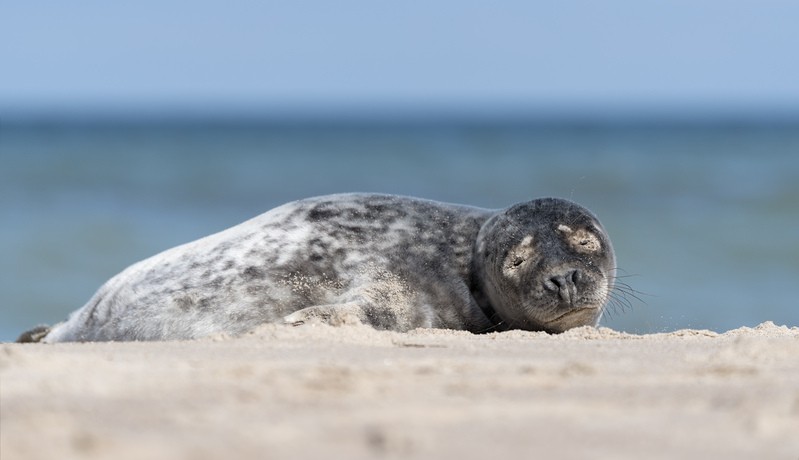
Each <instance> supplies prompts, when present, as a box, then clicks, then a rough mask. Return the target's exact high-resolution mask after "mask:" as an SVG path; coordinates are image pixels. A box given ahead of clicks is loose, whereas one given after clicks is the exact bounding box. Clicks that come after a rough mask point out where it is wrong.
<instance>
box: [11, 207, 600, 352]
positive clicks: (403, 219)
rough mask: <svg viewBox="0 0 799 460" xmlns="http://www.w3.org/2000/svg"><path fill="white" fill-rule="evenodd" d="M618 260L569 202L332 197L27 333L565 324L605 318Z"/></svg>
mask: <svg viewBox="0 0 799 460" xmlns="http://www.w3.org/2000/svg"><path fill="white" fill-rule="evenodd" d="M614 268H615V259H614V254H613V248H612V247H611V244H610V239H609V238H608V237H607V235H606V233H605V231H604V230H603V229H602V227H601V225H600V223H599V221H598V220H597V219H596V217H595V216H593V214H591V213H590V212H589V211H588V210H586V209H585V208H582V207H580V206H579V205H577V204H575V203H572V202H570V201H567V200H562V199H555V198H544V199H537V200H533V201H530V202H527V203H521V204H517V205H514V206H511V207H510V208H507V209H504V210H488V209H480V208H474V207H468V206H461V205H454V204H446V203H438V202H433V201H428V200H422V199H417V198H408V197H399V196H392V195H374V194H345V195H330V196H323V197H317V198H309V199H305V200H300V201H295V202H292V203H288V204H285V205H283V206H280V207H278V208H275V209H273V210H271V211H268V212H266V213H264V214H262V215H260V216H258V217H256V218H254V219H251V220H249V221H247V222H244V223H242V224H240V225H237V226H235V227H232V228H230V229H228V230H225V231H223V232H220V233H217V234H214V235H211V236H208V237H205V238H202V239H200V240H197V241H194V242H191V243H188V244H185V245H182V246H178V247H175V248H172V249H169V250H167V251H164V252H163V253H161V254H158V255H156V256H153V257H151V258H149V259H146V260H143V261H141V262H139V263H137V264H134V265H132V266H131V267H128V268H127V269H126V270H124V271H123V272H121V273H120V274H118V275H117V276H115V277H113V278H111V279H110V280H109V281H108V282H106V283H105V284H104V285H103V286H102V287H101V288H100V289H99V290H98V291H97V293H96V294H95V295H94V296H93V297H92V299H90V300H89V302H88V303H87V304H86V305H85V306H84V307H83V308H81V309H79V310H77V311H76V312H74V313H73V314H72V315H70V317H69V318H68V320H67V321H65V322H63V323H60V324H58V325H56V326H54V327H53V328H52V329H46V328H37V329H34V330H33V331H29V332H28V333H25V334H23V335H22V336H21V337H20V340H21V341H44V342H59V341H101V340H176V339H191V338H197V337H203V336H207V335H209V334H214V333H228V334H233V335H235V334H240V333H243V332H246V331H249V330H251V329H253V328H255V327H256V326H258V325H260V324H264V323H268V322H282V323H287V324H295V325H296V324H302V323H304V322H308V321H323V322H327V323H329V324H334V325H336V324H346V323H348V322H361V323H366V324H370V325H372V326H374V327H376V328H378V329H390V330H397V331H407V330H410V329H414V328H417V327H435V328H450V329H464V330H468V331H472V332H476V333H478V332H487V331H492V330H505V329H512V328H521V329H528V330H542V331H548V332H561V331H564V330H566V329H569V328H571V327H576V326H582V325H587V324H590V325H595V324H596V323H597V322H598V321H599V318H600V316H601V314H602V309H603V305H604V304H605V302H606V301H607V300H608V299H609V295H610V291H611V289H612V287H613V277H612V276H611V273H612V271H613V269H614Z"/></svg>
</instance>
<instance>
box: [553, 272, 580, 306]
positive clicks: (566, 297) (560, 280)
mask: <svg viewBox="0 0 799 460" xmlns="http://www.w3.org/2000/svg"><path fill="white" fill-rule="evenodd" d="M581 277H582V274H581V273H580V271H579V270H569V271H567V272H565V273H562V274H558V275H555V276H551V277H549V279H547V280H546V281H544V287H545V288H546V289H547V290H549V291H552V292H554V293H556V294H557V295H558V297H560V300H561V301H563V303H565V304H568V305H572V306H573V305H574V302H575V300H577V283H578V282H579V281H580V278H581Z"/></svg>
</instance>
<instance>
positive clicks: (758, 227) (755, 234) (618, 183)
mask: <svg viewBox="0 0 799 460" xmlns="http://www.w3.org/2000/svg"><path fill="white" fill-rule="evenodd" d="M347 191H371V192H387V193H398V194H405V195H414V196H421V197H426V198H431V199H436V200H442V201H450V202H459V203H466V204H472V205H476V206H485V207H496V208H498V207H505V206H507V205H509V204H512V203H515V202H519V201H524V200H527V199H530V198H533V197H540V196H551V195H554V196H561V197H566V198H571V199H574V200H575V201H578V202H580V203H582V204H584V205H586V206H588V207H589V208H591V209H592V210H593V211H594V212H595V213H596V214H597V215H598V216H599V217H600V219H601V220H602V221H603V223H604V225H605V227H606V228H607V230H608V232H609V233H610V235H611V238H612V239H613V242H614V246H615V248H616V253H617V258H618V263H619V266H620V267H621V268H622V272H621V274H622V275H626V276H627V277H626V278H624V281H625V282H626V283H627V284H629V285H630V286H631V287H632V288H634V289H635V290H637V291H639V292H640V294H639V295H638V297H640V298H641V300H642V301H638V300H636V299H631V305H630V307H628V308H625V309H621V308H616V309H615V311H611V312H610V313H611V314H610V315H608V316H606V317H605V318H604V319H603V324H604V325H606V326H609V327H613V328H615V329H619V330H625V331H631V332H639V333H643V332H658V331H670V330H674V329H678V328H684V327H691V328H708V329H712V330H716V331H724V330H727V329H731V328H735V327H740V326H753V325H756V324H758V323H760V322H763V321H767V320H771V321H774V322H776V323H778V324H788V325H791V326H796V325H799V301H797V300H796V295H795V293H794V289H796V285H797V280H799V231H798V229H799V126H796V125H779V126H770V125H767V124H759V125H745V124H743V125H712V124H699V125H690V124H685V125H645V124H639V125H622V124H615V125H614V124H611V125H602V124H582V125H580V124H574V125H571V124H553V125H542V124H534V123H533V124H525V123H523V122H521V121H519V122H513V123H504V124H503V123H500V122H495V123H489V124H477V123H473V124H469V123H460V124H459V123H452V124H446V123H427V124H426V123H423V122H419V123H408V124H394V125H392V124H388V123H372V124H370V123H349V124H348V123H340V124H337V125H324V124H303V123H294V124H282V125H281V124H275V123H271V124H270V123H246V124H236V123H232V122H230V123H220V124H197V123H194V124H193V123H188V122H187V123H174V122H173V123H163V124H157V123H151V124H145V123H131V124H125V123H105V124H102V123H101V124H93V123H83V124H58V123H51V124H47V125H43V124H39V125H24V124H17V125H9V124H2V123H0V254H2V258H0V296H2V297H1V298H0V340H11V339H13V338H15V337H16V335H17V334H18V333H19V332H20V331H21V330H23V329H25V328H27V327H29V326H31V325H34V324H37V323H53V322H56V321H59V320H61V319H63V318H64V317H65V316H66V315H67V314H68V313H69V312H70V311H72V310H74V309H76V308H78V307H80V306H82V305H83V303H84V302H85V301H86V300H88V298H89V297H90V296H91V295H92V293H93V292H94V291H95V290H96V289H97V288H98V287H99V286H100V285H101V284H102V283H103V282H104V281H105V280H106V279H108V278H109V277H110V276H112V275H114V274H115V273H117V272H118V271H120V270H121V269H123V268H125V267H126V266H127V265H129V264H131V263H133V262H135V261H137V260H140V259H143V258H145V257H147V256H150V255H152V254H154V253H156V252H158V251H160V250H163V249H166V248H168V247H171V246H173V245H176V244H179V243H183V242H186V241H190V240H192V239H195V238H198V237H200V236H203V235H206V234H209V233H211V232H215V231H218V230H221V229H224V228H226V227H229V226H232V225H234V224H237V223H239V222H241V221H243V220H245V219H247V218H250V217H252V216H254V215H257V214H260V213H261V212H264V211H266V210H268V209H270V208H272V207H274V206H276V205H279V204H281V203H283V202H286V201H289V200H293V199H298V198H302V197H307V196H312V195H319V194H326V193H335V192H347ZM622 310H624V311H622Z"/></svg>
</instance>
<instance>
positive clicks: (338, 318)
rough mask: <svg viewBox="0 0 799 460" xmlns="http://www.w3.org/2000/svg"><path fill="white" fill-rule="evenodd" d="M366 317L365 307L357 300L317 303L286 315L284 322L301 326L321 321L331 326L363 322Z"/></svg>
mask: <svg viewBox="0 0 799 460" xmlns="http://www.w3.org/2000/svg"><path fill="white" fill-rule="evenodd" d="M365 319H366V315H365V314H364V309H363V308H362V307H361V305H359V304H357V303H355V302H347V303H334V304H327V305H315V306H313V307H308V308H303V309H302V310H297V311H295V312H294V313H292V314H290V315H287V316H284V317H283V323H284V324H290V325H292V326H299V325H301V324H305V323H311V322H321V323H324V324H329V325H331V326H342V325H345V324H362V323H364V322H365V321H364V320H365Z"/></svg>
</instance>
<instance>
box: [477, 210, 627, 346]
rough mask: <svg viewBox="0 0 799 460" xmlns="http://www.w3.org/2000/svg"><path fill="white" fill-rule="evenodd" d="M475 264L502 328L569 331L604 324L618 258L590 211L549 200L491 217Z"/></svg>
mask: <svg viewBox="0 0 799 460" xmlns="http://www.w3.org/2000/svg"><path fill="white" fill-rule="evenodd" d="M475 265H476V273H477V279H478V282H479V283H480V285H481V287H482V292H483V293H484V294H485V295H486V296H487V297H488V299H487V300H488V303H489V304H490V306H491V307H492V308H493V309H494V310H495V311H496V314H497V317H498V318H499V323H498V326H500V327H501V328H505V329H512V328H519V329H527V330H541V331H547V332H563V331H565V330H567V329H570V328H573V327H577V326H584V325H589V324H590V325H596V324H597V323H598V322H599V319H600V317H601V316H602V311H603V306H604V304H605V303H606V302H607V300H608V299H609V296H610V292H611V290H612V289H613V276H612V275H611V274H612V273H613V270H614V269H615V266H616V259H615V255H614V252H613V247H612V246H611V243H610V239H609V238H608V236H607V234H606V232H605V231H604V229H603V228H602V226H601V224H600V222H599V220H598V219H597V218H596V217H595V216H594V215H593V214H592V213H591V212H590V211H588V210H587V209H585V208H583V207H581V206H579V205H577V204H575V203H572V202H570V201H567V200H563V199H557V198H543V199H538V200H533V201H530V202H527V203H521V204H517V205H515V206H512V207H510V208H508V209H507V210H505V211H502V212H499V213H497V214H496V215H495V216H493V217H492V218H491V219H489V220H488V221H487V222H486V223H485V224H484V225H483V226H482V228H481V230H480V232H479V234H478V237H477V241H476V244H475Z"/></svg>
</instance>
